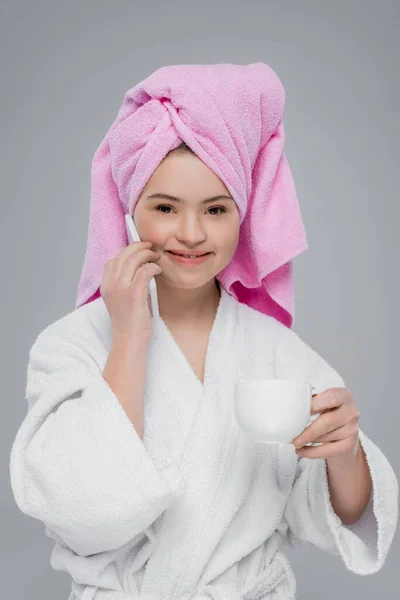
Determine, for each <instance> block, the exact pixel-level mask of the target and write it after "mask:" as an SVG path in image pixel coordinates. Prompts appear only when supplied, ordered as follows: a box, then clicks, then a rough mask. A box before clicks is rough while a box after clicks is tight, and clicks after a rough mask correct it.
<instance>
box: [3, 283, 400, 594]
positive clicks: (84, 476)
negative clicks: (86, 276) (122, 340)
mask: <svg viewBox="0 0 400 600" xmlns="http://www.w3.org/2000/svg"><path fill="white" fill-rule="evenodd" d="M111 344H112V324H111V320H110V317H109V314H108V311H107V308H106V306H105V304H104V301H103V299H102V298H101V297H100V298H98V299H97V300H95V301H94V302H91V303H89V304H87V305H85V306H83V307H81V308H79V309H77V310H75V311H73V312H72V313H70V314H69V315H66V316H65V317H63V318H62V319H60V320H59V321H57V322H56V323H53V324H51V325H50V326H48V327H47V328H46V329H45V330H44V331H43V332H42V333H41V334H40V335H39V336H38V338H37V340H36V341H35V343H34V344H33V346H32V348H31V350H30V353H29V365H28V373H27V387H26V399H27V402H28V413H27V415H26V417H25V419H24V422H23V423H22V425H21V427H20V429H19V431H18V433H17V435H16V438H15V441H14V444H13V448H12V453H11V457H10V474H11V484H12V490H13V493H14V497H15V500H16V502H17V505H18V507H19V508H20V510H21V511H22V512H23V513H25V514H26V515H29V516H31V517H33V518H35V519H39V520H40V521H42V522H43V523H45V525H46V534H47V535H48V536H49V537H50V538H52V539H53V540H54V541H55V543H56V545H55V547H54V550H53V552H52V556H51V566H52V567H53V568H54V569H55V570H60V571H64V572H67V573H68V574H69V575H70V576H71V578H72V590H71V595H70V598H69V600H155V599H157V600H178V599H179V600H261V598H262V599H263V600H293V599H294V598H295V597H296V596H295V594H296V581H295V575H294V573H293V570H292V568H291V565H290V563H289V561H288V559H287V558H286V556H285V553H284V543H285V542H287V543H288V544H289V545H291V546H293V547H296V546H303V545H304V543H307V542H308V543H311V544H313V545H314V546H316V547H317V548H319V549H321V550H322V551H324V552H327V553H329V554H331V555H332V560H340V561H341V563H342V564H343V566H344V567H345V568H347V569H348V570H349V571H351V572H352V573H355V574H358V575H369V574H372V573H376V572H377V571H379V570H380V569H381V568H382V566H383V565H384V562H385V559H386V557H387V554H388V552H389V549H390V546H391V543H392V540H393V536H394V534H395V531H396V526H397V519H398V482H397V479H396V475H395V473H394V471H393V468H392V466H391V464H390V463H389V461H388V459H387V458H386V456H385V455H384V453H383V452H382V450H381V449H380V448H379V447H378V446H377V445H376V444H375V443H374V442H373V440H372V439H371V437H370V435H369V434H368V435H367V434H366V432H365V431H364V429H363V430H360V431H359V435H360V444H361V446H362V448H363V450H364V452H365V454H366V459H367V461H368V466H369V469H370V473H371V478H372V484H373V486H372V494H371V497H370V502H369V504H368V506H367V507H366V509H365V512H364V514H363V515H362V517H361V518H360V519H359V521H357V522H356V523H354V524H352V525H345V524H344V523H342V521H341V519H340V518H339V516H338V515H337V514H336V513H335V511H334V509H333V507H332V504H331V500H330V492H329V484H328V478H327V470H326V461H325V460H324V459H309V458H305V457H300V458H299V457H297V456H296V453H295V449H294V447H293V445H292V444H257V443H255V442H254V441H253V440H252V439H250V438H248V437H247V436H246V435H245V434H244V433H243V431H241V429H240V428H239V426H238V424H237V422H236V419H235V414H234V392H235V384H236V382H237V381H238V380H239V379H247V378H253V377H254V378H257V377H260V378H267V379H270V378H277V379H293V380H295V381H306V382H308V383H312V384H313V385H314V386H315V387H317V388H318V389H321V390H325V389H327V388H332V387H345V385H344V381H343V379H342V378H341V377H340V375H339V374H338V373H337V372H336V371H335V369H334V368H333V367H331V366H330V365H329V364H328V363H327V362H326V361H325V360H324V359H323V358H322V357H321V356H320V355H319V354H318V353H317V352H316V351H315V350H313V349H312V348H310V347H309V346H308V345H307V344H306V343H305V342H304V341H303V340H302V339H301V338H300V337H299V336H298V335H297V334H296V333H295V332H294V331H293V330H292V329H290V328H287V327H285V326H284V325H283V324H282V323H279V322H278V321H277V320H276V319H273V318H270V317H268V316H266V315H263V314H261V313H260V312H258V311H256V310H253V309H251V308H249V307H248V306H246V305H244V304H241V303H239V302H237V300H236V299H235V298H233V297H232V296H231V295H229V294H227V293H226V291H225V290H224V289H223V288H222V293H221V298H220V303H219V306H218V310H217V314H216V318H215V321H214V324H213V327H212V330H211V333H210V338H209V345H208V349H207V359H206V364H205V372H204V380H203V382H202V381H201V380H200V379H199V378H198V377H197V375H196V374H195V372H194V371H193V369H192V368H191V366H190V364H189V362H188V361H187V360H186V357H185V355H184V354H183V352H182V351H181V349H180V347H179V345H178V344H177V343H176V341H175V339H174V337H173V336H172V335H171V333H170V331H169V329H168V328H167V326H166V324H165V322H164V321H163V320H162V319H155V320H154V327H153V333H152V337H151V340H150V343H149V347H148V362H147V375H146V392H145V399H144V436H143V439H141V438H140V437H139V435H138V434H137V432H136V429H135V427H134V425H133V423H132V422H131V420H130V419H129V418H128V416H127V414H126V412H125V410H124V408H123V407H122V405H121V403H120V402H119V400H118V398H117V397H116V396H115V394H114V392H113V391H112V389H111V388H110V386H109V385H108V383H107V381H106V380H105V379H104V378H103V376H102V372H103V369H104V366H105V363H106V362H107V358H108V355H109V352H110V348H111ZM221 356H223V357H224V360H223V361H222V363H221ZM371 425H372V424H371Z"/></svg>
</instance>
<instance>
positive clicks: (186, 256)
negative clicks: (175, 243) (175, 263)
mask: <svg viewBox="0 0 400 600" xmlns="http://www.w3.org/2000/svg"><path fill="white" fill-rule="evenodd" d="M172 254H174V253H172ZM176 256H183V258H198V256H197V255H196V256H189V255H188V254H176ZM199 256H201V254H200V255H199Z"/></svg>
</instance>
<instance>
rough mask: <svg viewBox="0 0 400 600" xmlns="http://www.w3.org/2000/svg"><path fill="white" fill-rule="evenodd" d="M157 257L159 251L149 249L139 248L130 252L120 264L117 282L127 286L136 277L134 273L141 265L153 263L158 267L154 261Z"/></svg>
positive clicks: (137, 271)
mask: <svg viewBox="0 0 400 600" xmlns="http://www.w3.org/2000/svg"><path fill="white" fill-rule="evenodd" d="M159 259H160V253H159V252H154V251H153V250H150V249H147V250H141V251H140V252H137V253H135V254H132V255H131V256H129V257H128V258H127V259H126V261H125V262H124V264H123V265H122V269H121V272H120V275H119V278H118V283H120V284H121V285H122V286H123V287H124V288H127V287H128V286H130V285H131V283H132V281H133V280H134V279H135V278H136V275H137V274H138V273H139V272H140V270H141V267H142V266H143V265H147V264H154V265H156V266H157V267H158V266H159V265H158V264H157V263H156V261H157V260H159ZM157 272H158V271H157ZM153 275H154V272H152V276H153Z"/></svg>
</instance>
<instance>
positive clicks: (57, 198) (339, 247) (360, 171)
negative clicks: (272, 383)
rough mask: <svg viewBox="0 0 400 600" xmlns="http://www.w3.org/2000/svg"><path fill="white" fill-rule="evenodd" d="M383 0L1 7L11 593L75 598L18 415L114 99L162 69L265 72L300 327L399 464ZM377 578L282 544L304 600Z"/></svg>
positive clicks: (329, 598) (70, 262)
mask: <svg viewBox="0 0 400 600" xmlns="http://www.w3.org/2000/svg"><path fill="white" fill-rule="evenodd" d="M399 21H400V7H399V3H398V2H395V1H393V2H390V1H387V0H379V1H378V0H376V1H375V2H371V1H361V0H359V1H356V2H354V1H353V2H352V1H349V0H346V1H345V2H344V1H340V2H338V1H336V2H328V1H322V2H317V1H314V2H312V1H304V0H303V1H301V2H296V1H291V2H285V1H280V2H267V1H262V0H259V1H258V2H255V1H254V0H246V1H245V2H243V1H240V2H239V1H238V0H235V1H233V0H224V1H216V0H213V1H212V2H210V1H208V0H201V2H200V1H199V2H197V3H194V2H188V1H187V0H186V1H184V2H181V1H179V2H177V1H168V2H162V0H158V1H157V2H154V1H149V0H146V2H140V3H139V2H132V1H131V2H128V1H126V0H125V1H119V2H117V1H114V2H99V0H96V1H95V0H91V1H81V2H78V1H75V2H67V1H64V2H62V3H60V2H57V1H55V0H47V1H41V2H39V1H36V2H29V1H28V0H24V1H20V0H19V1H18V0H12V2H11V1H9V2H6V1H5V0H3V1H2V3H1V8H0V23H1V25H0V27H1V29H0V44H1V48H0V61H1V83H0V84H1V97H0V102H1V105H2V106H1V111H0V112H1V140H2V142H4V143H2V144H1V153H2V156H1V162H0V164H1V181H2V193H1V217H0V220H1V231H0V234H1V235H0V244H1V303H2V310H1V332H2V338H3V344H2V357H1V361H0V364H1V381H2V389H3V392H2V402H1V421H0V422H1V437H0V444H1V454H0V456H1V464H0V468H1V479H2V484H3V485H2V490H3V493H2V494H1V513H0V517H1V521H0V526H1V536H0V539H1V542H0V544H1V560H0V565H1V567H0V570H1V580H2V590H3V592H2V594H3V597H4V598H7V600H23V599H25V598H29V600H36V599H37V600H39V599H40V600H47V599H52V600H53V599H55V598H57V599H62V598H65V600H66V599H67V598H68V595H69V590H70V579H69V576H68V575H67V574H66V573H61V572H56V571H53V570H52V568H51V567H50V564H49V558H50V552H51V549H52V548H53V541H52V540H50V539H48V538H47V537H46V536H45V534H44V525H43V524H42V523H41V522H40V521H38V520H34V519H32V518H30V517H27V516H26V515H24V514H22V513H21V512H20V511H19V510H18V508H17V506H16V505H15V503H14V499H13V496H12V493H11V487H10V482H9V471H8V468H9V454H10V449H11V445H12V442H13V439H14V437H15V435H16V432H17V430H18V427H19V426H20V424H21V422H22V421H23V419H24V416H25V414H26V409H27V405H26V401H25V399H24V394H25V381H26V366H27V359H28V351H29V348H30V346H31V345H32V343H33V341H34V339H35V337H36V336H37V335H38V333H39V332H40V331H41V330H42V329H43V328H44V327H45V326H46V325H48V324H50V323H51V322H53V321H55V320H57V319H59V318H61V317H62V316H63V315H64V314H66V313H67V312H70V311H71V310H73V309H74V307H75V296H76V288H77V285H78V280H79V275H80V271H81V267H82V264H83V258H84V252H85V247H86V235H87V225H88V215H89V198H90V165H91V161H92V157H93V154H94V152H95V150H96V148H97V146H98V145H99V144H100V142H101V140H102V139H103V136H104V135H105V133H106V131H107V130H108V128H109V127H110V125H111V123H112V122H113V121H114V119H115V117H116V115H117V112H118V109H119V107H120V105H121V103H122V100H123V96H124V93H125V91H126V90H127V89H129V88H130V87H132V86H133V85H135V84H136V83H137V82H139V81H140V80H141V79H143V78H145V77H147V76H148V75H149V74H150V73H151V72H152V71H154V70H155V69H157V68H159V67H160V66H163V65H167V64H182V63H217V62H230V63H238V64H248V63H251V62H257V61H263V62H266V63H268V64H269V65H270V66H271V67H272V68H273V69H274V70H275V71H276V72H277V74H278V76H279V77H280V79H281V81H282V83H283V85H284V87H285V89H286V108H285V121H284V122H285V127H286V146H285V148H286V154H287V157H288V160H289V164H290V166H291V168H292V172H293V176H294V178H295V182H296V189H297V192H298V197H299V201H300V205H301V209H302V214H303V218H304V222H305V227H306V230H307V234H308V240H309V251H308V252H305V253H303V255H301V256H300V257H298V258H296V259H295V262H294V266H295V281H296V297H297V300H296V319H295V324H294V328H293V329H294V330H295V331H296V332H297V333H298V334H299V335H300V336H301V337H302V338H303V339H304V340H305V341H306V342H307V343H308V344H309V345H310V346H311V347H313V348H314V349H315V350H317V352H318V353H319V354H320V355H321V356H323V357H324V358H325V359H326V360H327V361H328V362H329V363H330V364H331V365H332V366H333V367H334V368H335V369H336V370H337V371H338V372H339V373H340V374H341V376H342V377H343V379H344V380H345V383H346V386H347V387H348V388H350V389H351V390H352V391H353V394H354V400H355V402H356V404H357V406H358V408H359V410H360V412H361V418H360V427H361V428H362V429H363V430H364V431H365V433H366V434H367V435H368V436H369V437H370V438H371V439H372V440H373V441H374V442H375V444H377V445H378V446H379V447H380V448H381V450H382V451H383V452H384V454H385V455H386V456H387V458H388V459H389V461H390V462H391V464H392V466H393V468H394V470H395V471H396V473H397V474H398V473H399V472H400V468H399V467H400V464H399V463H400V456H399V451H398V442H397V440H398V422H399V416H400V411H399V392H398V389H399V386H398V380H397V376H396V373H398V369H399V367H398V362H399V349H398V348H399V346H398V339H399V326H398V318H397V309H398V301H399V300H398V299H399V283H398V276H397V274H398V264H397V262H398V261H397V260H396V256H397V259H398V258H399V256H400V253H399V233H398V230H399V219H400V213H399V195H398V185H396V184H398V173H399V158H400V153H399V138H400V135H399V134H400V131H399V129H400V127H399V106H400V100H399V64H398V56H399V55H400V48H399V37H398V32H399V29H400V28H399V25H400V23H399ZM399 549H400V547H399V535H398V534H396V537H395V539H394V541H393V545H392V548H391V550H390V553H389V556H388V558H387V560H386V563H385V565H384V567H383V568H382V570H381V571H380V572H379V573H377V574H375V575H373V576H369V577H360V576H357V575H353V574H352V573H351V572H349V571H347V570H346V568H345V566H344V563H342V562H341V560H340V559H339V558H336V557H333V556H331V555H328V554H326V553H324V552H322V551H320V550H317V549H316V548H314V547H313V546H311V545H305V546H304V549H303V550H301V551H298V550H297V551H296V550H294V549H290V550H289V551H288V556H289V558H290V559H291V560H292V563H293V567H294V569H295V572H296V576H297V582H298V595H299V600H310V599H314V598H315V599H320V598H324V600H334V599H335V600H336V599H337V598H345V599H348V598H353V597H354V595H356V594H357V595H360V596H362V597H364V599H371V600H372V599H373V600H376V598H377V597H378V596H379V597H381V598H392V597H394V596H395V595H396V589H397V586H396V584H395V582H396V581H397V579H398V567H399V561H398V556H399Z"/></svg>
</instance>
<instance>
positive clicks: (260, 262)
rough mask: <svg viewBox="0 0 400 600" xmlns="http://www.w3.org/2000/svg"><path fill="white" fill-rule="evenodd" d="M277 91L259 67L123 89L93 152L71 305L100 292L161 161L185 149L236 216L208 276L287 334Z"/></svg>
mask: <svg viewBox="0 0 400 600" xmlns="http://www.w3.org/2000/svg"><path fill="white" fill-rule="evenodd" d="M284 103H285V92H284V88H283V86H282V83H281V81H280V80H279V78H278V76H277V75H276V73H275V72H274V71H273V70H272V69H271V67H269V66H268V65H266V64H265V63H262V62H257V63H253V64H249V65H244V66H242V65H234V64H225V63H224V64H212V65H171V66H166V67H161V68H160V69H157V70H156V71H155V72H154V73H152V74H151V75H150V76H149V77H147V78H146V79H144V80H143V81H141V82H140V83H138V84H137V85H135V86H134V87H133V88H131V89H129V90H128V91H127V92H126V94H125V97H124V101H123V104H122V106H121V108H120V110H119V112H118V115H117V118H116V120H115V121H114V123H113V124H112V126H111V127H110V129H109V131H108V132H107V134H106V135H105V137H104V139H103V141H102V142H101V144H100V146H99V147H98V149H97V150H96V152H95V155H94V158H93V163H92V171H91V204H90V214H89V226H88V240H87V247H86V255H85V259H84V264H83V268H82V272H81V277H80V281H79V285H78V292H77V299H76V307H79V306H81V305H83V304H86V303H87V302H90V301H91V300H94V299H95V298H97V297H98V296H99V295H100V291H99V288H100V285H101V282H102V278H103V270H104V266H105V264H106V262H107V261H109V260H111V259H112V258H114V257H115V256H116V255H117V254H118V253H119V252H121V251H122V249H123V248H124V247H125V246H126V245H127V243H128V242H127V237H126V229H125V218H124V217H125V214H126V213H129V214H132V215H133V212H134V209H135V206H136V203H137V201H138V199H139V197H140V195H141V192H142V190H143V188H144V187H145V185H146V183H147V182H148V181H149V179H150V177H151V176H152V174H153V172H154V171H155V170H156V168H157V167H158V165H159V164H160V163H161V161H162V160H163V159H164V158H165V156H166V155H167V154H168V153H169V152H170V151H171V150H174V149H175V148H177V147H178V146H179V145H181V143H182V141H183V142H185V143H186V144H187V145H188V146H189V147H190V148H191V149H192V150H193V151H194V153H195V154H196V155H197V156H198V157H199V158H200V160H202V161H203V162H204V164H205V165H206V166H207V167H209V168H210V169H211V170H212V171H213V172H214V173H215V174H216V175H217V176H218V177H219V178H220V179H221V180H222V181H223V183H224V184H225V185H226V187H227V188H228V190H229V192H230V194H231V195H232V197H233V199H234V201H235V202H236V205H237V207H238V211H239V214H240V232H239V241H238V246H237V248H236V252H235V254H234V256H233V257H232V260H231V261H230V263H229V264H228V265H227V266H226V267H225V268H224V269H223V270H222V271H220V272H219V273H218V274H217V279H218V280H219V281H220V283H221V284H222V285H223V286H224V288H225V289H226V290H227V291H228V292H229V293H230V294H231V295H233V296H234V297H235V298H236V299H237V300H239V301H240V302H242V303H243V304H247V305H248V306H250V307H252V308H254V309H256V310H258V311H260V312H262V313H265V314H268V315H271V316H273V317H275V318H276V319H278V320H279V321H281V322H282V323H283V324H284V325H286V326H287V327H292V326H293V322H294V314H295V302H294V282H293V265H292V259H293V258H294V257H295V256H298V255H299V254H301V253H302V252H303V251H304V250H306V249H307V238H306V233H305V229H304V226H303V222H302V218H301V214H300V208H299V204H298V200H297V196H296V190H295V186H294V181H293V178H292V174H291V171H290V168H289V165H288V162H287V160H286V157H285V154H284V151H283V145H284V139H285V132H284V125H283V108H284Z"/></svg>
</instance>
